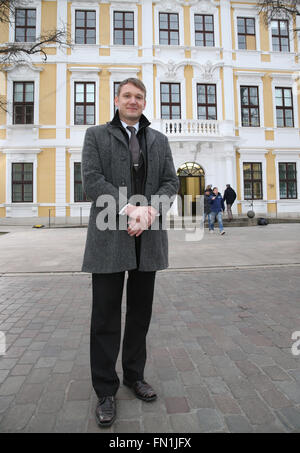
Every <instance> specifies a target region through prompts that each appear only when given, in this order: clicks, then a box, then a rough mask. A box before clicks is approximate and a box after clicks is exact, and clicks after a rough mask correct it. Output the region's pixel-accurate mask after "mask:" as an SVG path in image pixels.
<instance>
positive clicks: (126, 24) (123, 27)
mask: <svg viewBox="0 0 300 453" xmlns="http://www.w3.org/2000/svg"><path fill="white" fill-rule="evenodd" d="M114 44H120V45H127V46H133V45H134V13H132V12H127V11H126V12H122V11H114Z"/></svg>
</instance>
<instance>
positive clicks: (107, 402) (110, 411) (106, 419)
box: [96, 396, 116, 428]
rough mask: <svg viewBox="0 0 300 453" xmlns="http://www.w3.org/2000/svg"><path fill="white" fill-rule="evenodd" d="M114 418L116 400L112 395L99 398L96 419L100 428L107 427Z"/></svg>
mask: <svg viewBox="0 0 300 453" xmlns="http://www.w3.org/2000/svg"><path fill="white" fill-rule="evenodd" d="M115 418H116V401H115V397H114V396H104V397H103V398H100V399H99V401H98V404H97V407H96V421H97V423H98V425H99V426H101V427H102V428H105V427H109V426H111V425H112V424H113V422H114V421H115Z"/></svg>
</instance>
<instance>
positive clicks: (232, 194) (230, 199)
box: [223, 184, 236, 222]
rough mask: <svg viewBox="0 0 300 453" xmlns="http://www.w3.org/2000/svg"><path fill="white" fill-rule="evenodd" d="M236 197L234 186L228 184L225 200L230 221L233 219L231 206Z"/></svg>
mask: <svg viewBox="0 0 300 453" xmlns="http://www.w3.org/2000/svg"><path fill="white" fill-rule="evenodd" d="M235 199H236V193H235V191H234V190H233V188H232V187H230V184H226V189H225V192H224V196H223V201H226V207H227V214H228V220H229V222H231V220H232V219H233V215H232V211H231V206H232V205H233V203H234V201H235Z"/></svg>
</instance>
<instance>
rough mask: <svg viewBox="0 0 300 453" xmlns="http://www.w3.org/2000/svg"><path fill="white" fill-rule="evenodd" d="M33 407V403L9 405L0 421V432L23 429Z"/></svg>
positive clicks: (33, 409) (34, 407) (32, 411)
mask: <svg viewBox="0 0 300 453" xmlns="http://www.w3.org/2000/svg"><path fill="white" fill-rule="evenodd" d="M35 409H36V406H35V405H34V404H17V405H13V406H11V407H10V408H9V409H8V411H7V412H6V413H5V416H4V417H3V418H2V420H1V422H0V432H4V433H5V432H17V431H20V430H22V429H24V428H25V426H26V425H27V423H28V422H29V420H30V419H31V417H32V415H33V413H34V411H35Z"/></svg>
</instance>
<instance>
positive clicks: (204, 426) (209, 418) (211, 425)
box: [197, 409, 224, 433]
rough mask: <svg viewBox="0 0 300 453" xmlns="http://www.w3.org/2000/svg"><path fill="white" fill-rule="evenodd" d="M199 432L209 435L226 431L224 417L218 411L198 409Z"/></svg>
mask: <svg viewBox="0 0 300 453" xmlns="http://www.w3.org/2000/svg"><path fill="white" fill-rule="evenodd" d="M197 416H198V419H199V432H200V433H209V432H216V431H220V430H222V429H224V421H223V417H221V416H220V415H219V413H218V411H217V410H216V409H198V410H197Z"/></svg>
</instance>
